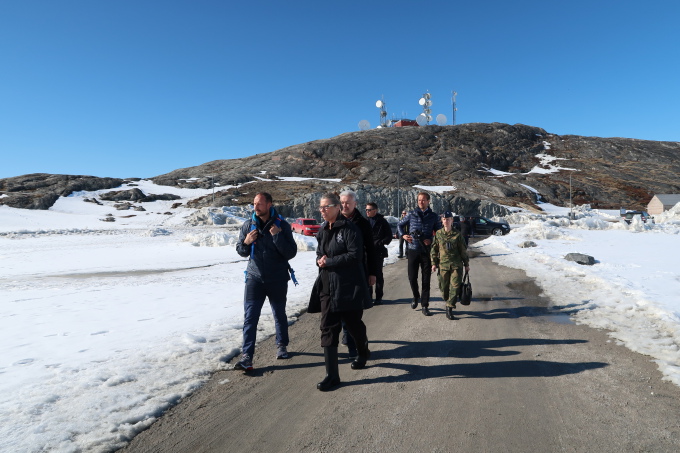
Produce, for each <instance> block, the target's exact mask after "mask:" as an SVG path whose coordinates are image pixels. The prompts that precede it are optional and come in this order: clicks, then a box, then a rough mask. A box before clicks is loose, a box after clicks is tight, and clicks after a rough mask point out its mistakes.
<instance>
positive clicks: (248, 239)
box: [243, 230, 260, 245]
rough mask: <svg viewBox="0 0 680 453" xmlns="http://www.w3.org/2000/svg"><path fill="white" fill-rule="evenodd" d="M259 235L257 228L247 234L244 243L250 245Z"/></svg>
mask: <svg viewBox="0 0 680 453" xmlns="http://www.w3.org/2000/svg"><path fill="white" fill-rule="evenodd" d="M259 235H260V233H259V232H258V231H257V230H253V231H251V232H250V233H248V234H246V237H245V239H243V243H244V244H245V245H250V244H252V243H253V242H255V241H256V240H257V237H258V236H259Z"/></svg>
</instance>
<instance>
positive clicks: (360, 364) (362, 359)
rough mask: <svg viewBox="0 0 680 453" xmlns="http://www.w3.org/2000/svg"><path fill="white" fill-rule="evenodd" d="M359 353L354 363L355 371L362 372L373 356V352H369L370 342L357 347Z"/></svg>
mask: <svg viewBox="0 0 680 453" xmlns="http://www.w3.org/2000/svg"><path fill="white" fill-rule="evenodd" d="M357 352H358V353H359V355H358V356H357V359H356V360H355V361H354V362H352V369H353V370H360V369H362V368H364V367H365V366H366V361H367V360H368V358H369V357H370V356H371V351H369V350H368V341H367V342H366V343H364V344H363V345H360V346H359V345H357Z"/></svg>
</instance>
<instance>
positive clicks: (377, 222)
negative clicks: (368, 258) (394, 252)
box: [368, 214, 392, 260]
mask: <svg viewBox="0 0 680 453" xmlns="http://www.w3.org/2000/svg"><path fill="white" fill-rule="evenodd" d="M368 222H369V223H370V224H371V230H372V231H373V247H374V248H375V252H376V257H377V259H378V260H380V259H381V258H387V248H385V246H386V245H387V244H389V243H390V242H392V228H391V227H390V224H389V222H388V221H387V220H385V217H384V216H383V215H382V214H376V215H374V216H373V217H369V218H368Z"/></svg>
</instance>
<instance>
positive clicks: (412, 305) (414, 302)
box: [411, 297, 419, 310]
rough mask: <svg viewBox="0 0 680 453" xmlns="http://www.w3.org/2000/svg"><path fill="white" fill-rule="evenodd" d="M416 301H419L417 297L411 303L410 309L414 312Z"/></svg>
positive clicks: (416, 305) (416, 306)
mask: <svg viewBox="0 0 680 453" xmlns="http://www.w3.org/2000/svg"><path fill="white" fill-rule="evenodd" d="M418 299H419V298H418V297H414V298H413V301H412V302H411V308H413V309H414V310H415V309H416V308H418Z"/></svg>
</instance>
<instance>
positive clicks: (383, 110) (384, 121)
mask: <svg viewBox="0 0 680 453" xmlns="http://www.w3.org/2000/svg"><path fill="white" fill-rule="evenodd" d="M375 106H376V107H378V108H379V109H380V127H387V126H388V124H387V109H386V108H385V97H384V96H383V98H382V99H379V100H377V101H376V102H375Z"/></svg>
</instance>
